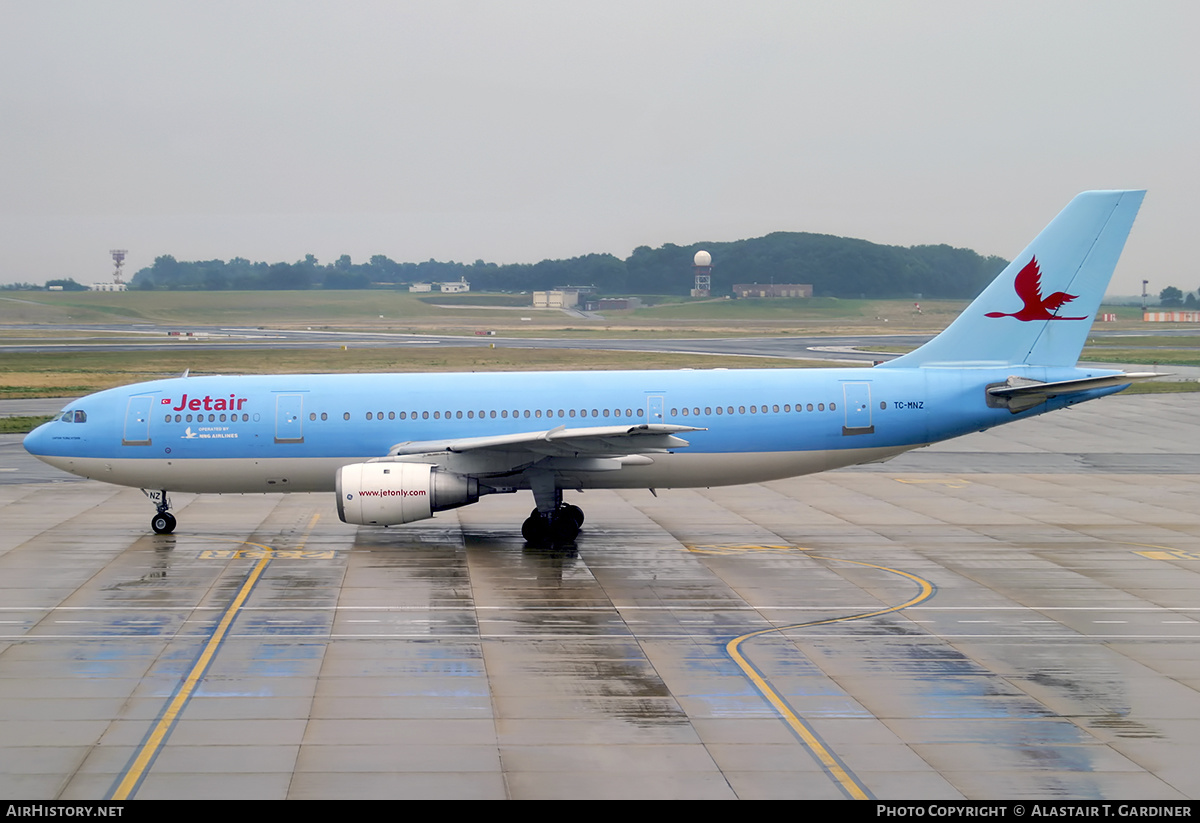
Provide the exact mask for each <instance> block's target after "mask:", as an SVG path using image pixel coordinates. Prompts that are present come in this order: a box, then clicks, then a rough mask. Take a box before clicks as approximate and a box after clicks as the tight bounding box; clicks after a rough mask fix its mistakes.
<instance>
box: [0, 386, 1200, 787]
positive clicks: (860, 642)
mask: <svg viewBox="0 0 1200 823" xmlns="http://www.w3.org/2000/svg"><path fill="white" fill-rule="evenodd" d="M1198 411H1200V401H1198V400H1197V399H1196V395H1194V394H1192V395H1188V394H1180V395H1159V396H1150V395H1146V396H1133V397H1120V396H1118V397H1113V398H1106V399H1104V400H1100V401H1096V402H1092V403H1088V404H1086V405H1084V406H1081V407H1079V408H1076V409H1072V410H1068V411H1063V412H1058V413H1055V414H1051V415H1047V416H1044V417H1041V418H1035V419H1032V420H1028V421H1023V422H1021V423H1016V424H1013V425H1011V426H1007V427H1002V428H1000V429H996V430H993V431H991V432H987V433H983V434H976V435H971V436H968V437H965V438H962V439H960V440H957V441H952V442H950V443H947V444H944V445H941V446H935V447H931V448H929V449H924V450H920V451H917V452H914V453H911V454H909V455H905V456H902V457H900V458H897V459H896V460H894V461H892V462H890V463H886V464H882V465H873V466H865V467H859V468H855V469H848V470H841V471H836V472H831V473H827V474H823V475H815V476H811V477H803V478H796V479H792V480H785V481H778V482H772V483H765V484H758V485H750V486H738V487H728V488H714V489H693V490H659V493H658V496H657V497H654V496H652V495H651V494H650V493H649V492H647V491H645V490H632V491H619V492H599V491H591V492H588V493H586V494H582V495H578V494H577V495H572V496H571V497H570V499H571V502H575V503H578V504H579V505H581V506H582V507H583V508H584V509H585V511H586V513H587V522H586V523H585V525H584V530H583V532H582V533H581V535H580V537H579V539H578V541H577V545H576V549H575V550H574V551H551V550H537V549H532V548H529V547H527V546H526V545H525V544H524V543H523V541H522V540H521V538H520V534H519V525H520V522H521V520H522V519H523V518H524V516H525V515H526V514H527V513H528V511H529V508H530V502H529V499H528V495H516V496H497V497H494V498H486V499H485V500H484V501H482V502H481V503H479V504H478V505H475V506H470V507H466V508H463V509H459V510H456V511H451V512H445V513H442V514H439V515H438V516H437V517H436V518H435V519H433V520H431V521H425V522H421V523H416V524H411V525H407V526H400V527H394V528H390V529H373V528H355V527H350V526H346V525H344V524H342V523H340V522H339V521H338V519H337V515H336V512H335V510H334V501H333V499H332V496H331V495H293V496H283V495H262V496H236V495H235V496H216V495H211V496H193V495H178V496H177V497H176V498H175V507H174V511H175V513H176V514H177V516H178V517H179V521H180V528H179V531H178V532H177V533H176V534H175V535H172V536H155V535H152V534H149V533H148V528H147V525H148V521H149V517H150V515H151V513H152V511H153V508H152V507H151V506H150V504H149V503H148V502H147V501H146V500H145V499H144V498H143V496H142V494H141V493H140V492H139V491H137V490H130V489H120V488H116V487H111V486H106V485H103V484H100V483H95V482H90V481H82V480H72V479H67V478H66V477H65V476H62V475H57V474H56V473H54V472H53V471H52V470H49V469H45V471H44V472H42V470H41V469H38V468H36V467H37V466H40V464H37V463H36V461H33V460H32V458H28V457H27V456H25V455H24V454H23V452H21V451H20V450H19V445H18V444H17V439H16V438H11V437H10V438H8V439H6V440H4V442H3V443H0V469H2V471H0V507H2V512H3V514H2V517H3V522H4V529H3V530H2V532H0V587H2V588H0V591H2V595H0V698H2V699H0V713H2V719H0V724H2V728H3V730H4V731H3V734H0V763H2V764H3V766H2V767H0V795H3V796H8V797H22V798H37V799H47V800H48V799H59V800H70V799H80V800H82V799H105V798H138V799H153V798H261V799H281V798H296V799H299V798H354V799H366V798H397V799H399V798H481V799H482V798H489V799H493V798H494V799H499V798H513V799H535V798H547V799H548V798H730V799H732V798H742V799H767V798H851V797H870V798H878V799H892V800H899V799H921V800H936V799H948V800H949V799H963V798H965V799H1003V798H1028V799H1050V800H1053V799H1122V800H1135V799H1159V800H1170V799H1183V798H1192V799H1194V798H1198V797H1200V771H1198V770H1197V769H1196V768H1195V765H1194V764H1195V762H1196V759H1197V754H1198V753H1200V752H1198V750H1200V742H1197V741H1200V693H1198V690H1200V599H1198V598H1197V596H1196V592H1197V590H1198V587H1200V574H1198V573H1197V570H1198V569H1200V509H1198V507H1197V500H1200V415H1198V414H1197V412H1198ZM51 478H58V479H61V480H63V481H64V482H48V481H49V480H50V479H51Z"/></svg>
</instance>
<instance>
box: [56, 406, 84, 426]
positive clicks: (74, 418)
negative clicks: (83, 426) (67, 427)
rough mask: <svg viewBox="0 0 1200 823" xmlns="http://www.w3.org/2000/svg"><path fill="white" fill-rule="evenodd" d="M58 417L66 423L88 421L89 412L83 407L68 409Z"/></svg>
mask: <svg viewBox="0 0 1200 823" xmlns="http://www.w3.org/2000/svg"><path fill="white" fill-rule="evenodd" d="M58 419H59V420H61V421H62V422H64V423H86V422H87V412H85V411H84V410H83V409H67V410H66V411H64V412H63V413H62V415H61V416H60V417H59V418H58Z"/></svg>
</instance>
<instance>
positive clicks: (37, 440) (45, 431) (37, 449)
mask: <svg viewBox="0 0 1200 823" xmlns="http://www.w3.org/2000/svg"><path fill="white" fill-rule="evenodd" d="M50 425H51V424H50V423H43V424H42V425H40V426H38V427H37V428H36V429H34V430H33V431H31V432H30V433H29V434H27V435H25V439H24V440H23V441H21V442H22V445H24V446H25V451H27V452H29V453H30V454H32V455H33V456H34V457H37V456H39V455H43V454H47V453H48V447H49V444H50V433H49V429H50Z"/></svg>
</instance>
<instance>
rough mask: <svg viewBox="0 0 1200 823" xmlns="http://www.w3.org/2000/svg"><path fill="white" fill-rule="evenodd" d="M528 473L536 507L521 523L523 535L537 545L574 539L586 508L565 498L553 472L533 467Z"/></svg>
mask: <svg viewBox="0 0 1200 823" xmlns="http://www.w3.org/2000/svg"><path fill="white" fill-rule="evenodd" d="M525 477H526V479H528V481H529V489H530V491H532V492H533V502H534V503H536V504H537V508H536V509H534V510H533V511H532V512H530V513H529V517H528V518H526V519H525V522H524V523H522V524H521V536H522V537H524V538H525V541H526V542H527V543H529V544H531V545H534V546H544V545H546V544H550V545H564V544H570V543H574V542H575V537H576V536H577V535H578V534H579V527H580V526H582V525H583V509H581V508H579V507H578V506H572V505H571V504H570V503H564V502H563V499H562V489H560V488H559V487H558V483H557V482H556V479H555V476H554V472H552V471H548V470H546V469H530V470H527V471H526V472H525Z"/></svg>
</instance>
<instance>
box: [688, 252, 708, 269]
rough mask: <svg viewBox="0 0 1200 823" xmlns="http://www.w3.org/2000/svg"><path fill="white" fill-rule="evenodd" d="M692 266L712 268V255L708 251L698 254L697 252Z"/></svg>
mask: <svg viewBox="0 0 1200 823" xmlns="http://www.w3.org/2000/svg"><path fill="white" fill-rule="evenodd" d="M692 265H694V266H711V265H712V255H711V254H709V253H708V252H706V251H698V252H696V257H695V258H694V259H693V261H692Z"/></svg>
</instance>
